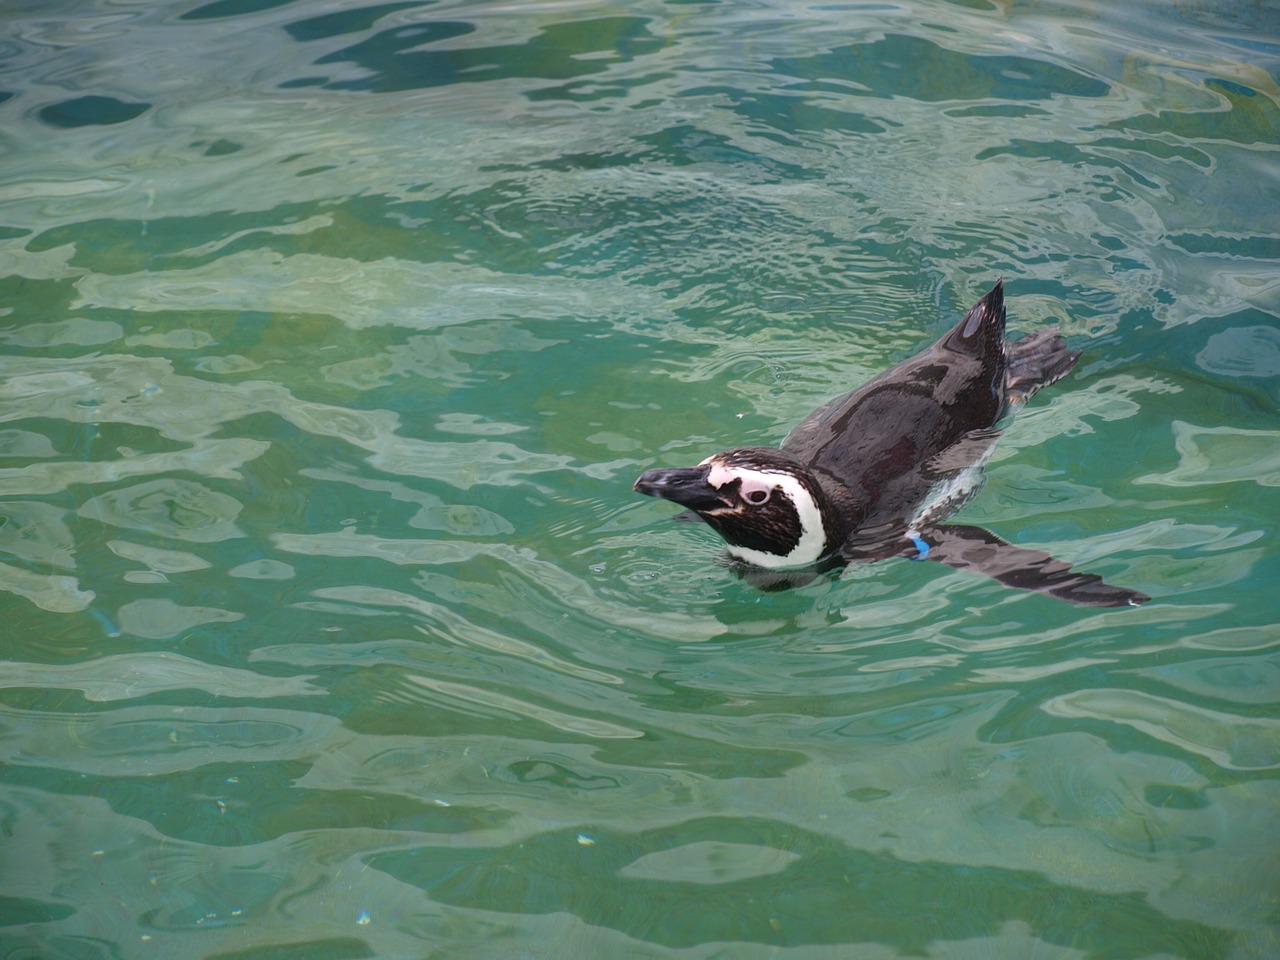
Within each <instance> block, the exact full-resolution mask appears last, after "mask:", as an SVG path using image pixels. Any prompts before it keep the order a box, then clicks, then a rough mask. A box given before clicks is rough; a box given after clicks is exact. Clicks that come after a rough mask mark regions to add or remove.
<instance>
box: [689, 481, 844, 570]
mask: <svg viewBox="0 0 1280 960" xmlns="http://www.w3.org/2000/svg"><path fill="white" fill-rule="evenodd" d="M706 464H711V470H710V472H709V473H708V474H707V483H709V484H711V486H713V487H715V488H716V489H717V490H719V489H721V488H722V487H724V486H726V485H727V484H730V483H733V482H734V481H735V480H738V481H741V486H740V487H739V488H738V492H739V494H740V496H741V497H742V501H743V502H741V503H739V504H738V505H737V506H734V507H725V508H724V509H721V510H707V511H705V512H706V513H708V514H710V515H712V516H715V515H727V514H735V513H736V514H743V513H746V512H748V511H749V510H751V509H752V507H753V506H764V504H766V503H767V502H769V500H771V499H772V498H773V497H778V496H785V497H787V498H788V499H789V500H790V501H791V503H792V505H793V506H794V507H795V510H796V516H797V517H799V519H800V540H799V542H798V543H797V544H796V545H795V547H794V548H792V550H791V552H790V553H787V554H785V555H780V554H776V553H767V552H765V551H763V550H752V549H751V548H750V547H739V546H736V545H734V544H732V543H730V544H727V548H728V551H729V554H730V555H731V556H733V557H736V558H738V559H739V560H744V561H746V562H747V563H750V564H754V565H755V566H757V567H765V568H766V569H777V568H779V567H803V566H807V565H808V564H811V563H816V562H817V561H818V560H820V559H822V555H823V552H824V550H825V549H826V545H827V533H826V530H825V529H824V527H823V525H822V511H821V510H820V509H818V504H817V503H816V502H815V501H814V499H813V495H812V494H811V493H809V491H808V490H807V489H805V486H804V484H802V483H801V482H800V481H799V480H797V479H796V478H795V477H794V476H792V475H791V474H789V473H783V472H775V471H770V470H750V469H748V468H746V467H731V466H725V465H724V464H721V463H718V462H716V459H715V457H708V458H707V459H706V460H703V461H702V463H701V464H699V466H704V465H706Z"/></svg>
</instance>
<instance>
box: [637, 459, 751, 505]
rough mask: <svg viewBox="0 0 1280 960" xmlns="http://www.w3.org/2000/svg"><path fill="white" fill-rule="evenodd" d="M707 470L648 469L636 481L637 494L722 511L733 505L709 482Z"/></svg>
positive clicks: (703, 468)
mask: <svg viewBox="0 0 1280 960" xmlns="http://www.w3.org/2000/svg"><path fill="white" fill-rule="evenodd" d="M709 472H710V468H708V467H705V466H703V467H676V468H673V469H662V470H646V471H645V472H644V473H642V474H641V475H640V479H639V480H637V481H636V482H635V488H634V489H635V491H636V493H643V494H644V495H645V496H646V497H662V498H663V499H664V500H670V501H671V502H672V503H678V504H680V505H681V506H682V507H688V508H689V509H690V510H697V511H704V510H722V509H724V508H725V507H732V506H733V503H732V501H730V500H727V499H726V498H725V497H724V496H722V495H721V493H720V491H719V490H717V489H716V488H715V487H713V486H711V484H709V483H707V474H708V473H709Z"/></svg>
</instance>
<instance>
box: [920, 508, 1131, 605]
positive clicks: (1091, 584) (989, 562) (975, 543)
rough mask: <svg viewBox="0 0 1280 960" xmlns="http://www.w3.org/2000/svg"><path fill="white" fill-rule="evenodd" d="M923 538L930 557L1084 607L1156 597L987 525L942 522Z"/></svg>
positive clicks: (924, 534)
mask: <svg viewBox="0 0 1280 960" xmlns="http://www.w3.org/2000/svg"><path fill="white" fill-rule="evenodd" d="M920 536H921V537H922V539H923V540H924V541H925V543H927V544H928V546H929V551H928V553H927V554H926V555H925V559H928V560H936V561H938V562H939V563H945V564H946V565H947V566H949V567H955V568H956V569H957V570H974V571H976V572H978V573H982V574H985V575H986V576H988V577H991V578H992V579H994V580H998V581H999V582H1000V583H1003V584H1004V585H1005V586H1007V587H1014V588H1015V589H1018V590H1035V591H1037V592H1038V593H1044V594H1048V595H1049V596H1051V597H1056V598H1058V599H1059V600H1065V601H1067V602H1068V603H1074V604H1077V605H1079V606H1082V607H1125V606H1137V605H1138V604H1140V603H1146V602H1147V601H1148V600H1150V599H1151V598H1150V597H1148V596H1147V595H1146V594H1144V593H1139V592H1138V591H1136V590H1129V589H1127V588H1126V587H1117V586H1113V585H1112V584H1109V583H1106V582H1104V581H1103V579H1102V578H1101V577H1099V576H1098V575H1097V574H1093V573H1077V572H1076V571H1074V570H1072V569H1071V566H1070V565H1069V564H1067V563H1064V562H1063V561H1061V560H1057V559H1055V558H1053V557H1051V556H1050V555H1049V554H1047V553H1043V552H1041V551H1039V550H1028V549H1026V548H1025V547H1015V546H1014V545H1013V544H1011V543H1007V542H1006V541H1004V540H1001V539H1000V538H999V537H997V536H996V535H995V534H994V533H992V532H991V531H990V530H984V529H982V527H973V526H968V525H965V524H952V523H947V524H938V525H936V526H932V527H927V528H926V529H924V530H922V531H921V532H920Z"/></svg>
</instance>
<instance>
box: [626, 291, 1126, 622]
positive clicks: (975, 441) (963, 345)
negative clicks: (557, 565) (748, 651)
mask: <svg viewBox="0 0 1280 960" xmlns="http://www.w3.org/2000/svg"><path fill="white" fill-rule="evenodd" d="M1004 332H1005V307H1004V282H1003V280H998V281H996V285H995V286H994V287H992V288H991V291H990V292H989V293H987V295H986V296H984V297H983V298H982V299H981V300H979V301H978V302H977V304H975V305H974V307H973V309H972V310H970V311H969V312H968V314H966V315H965V318H964V319H963V320H961V321H960V322H959V323H958V324H956V326H955V327H954V328H952V329H951V330H950V331H949V332H948V333H946V334H945V335H943V337H942V338H941V339H940V340H938V341H937V343H935V344H933V346H931V347H929V348H928V349H927V350H925V351H923V352H922V353H919V354H917V355H916V356H914V357H912V358H910V359H909V360H905V361H903V362H902V363H900V364H898V365H897V366H896V367H894V368H893V369H891V370H889V371H887V372H885V373H882V374H880V376H878V377H876V378H875V379H873V380H871V381H870V382H869V383H867V384H864V385H863V386H861V387H859V388H858V389H856V390H854V391H853V392H851V393H847V394H845V395H844V396H841V397H836V398H835V399H833V400H830V401H828V402H827V403H825V404H823V405H822V406H821V407H819V408H818V409H817V410H815V411H813V413H811V414H809V416H807V417H805V419H804V420H802V421H801V422H800V424H799V425H798V426H796V427H795V429H793V430H792V431H791V433H789V434H788V435H787V437H786V439H784V440H783V441H782V446H781V447H780V448H778V447H738V448H736V449H733V450H726V451H724V452H723V453H717V454H714V455H712V456H710V457H708V458H707V459H705V460H703V461H702V462H701V463H700V464H698V465H697V466H696V467H683V468H676V469H658V470H649V471H647V472H646V473H644V474H643V475H641V477H640V478H639V479H638V480H637V481H636V482H635V489H636V491H637V492H639V493H643V494H645V495H647V496H650V497H663V498H665V499H667V500H671V501H673V502H674V503H677V504H680V505H681V506H684V507H687V508H688V509H689V511H691V513H692V515H693V517H694V518H697V519H700V520H703V521H705V522H706V523H707V524H709V525H710V526H711V527H712V529H714V530H715V531H716V532H717V533H718V534H720V536H721V537H723V538H724V540H725V542H726V544H727V547H726V550H727V553H728V556H729V562H730V564H731V565H732V566H734V567H735V568H736V569H737V570H738V572H739V573H740V574H741V575H742V576H743V577H744V578H746V579H747V581H748V582H750V583H753V584H755V585H757V586H760V587H762V588H765V589H779V588H786V587H793V586H800V585H802V584H805V583H808V582H809V581H811V580H813V579H814V578H815V577H817V576H818V575H819V574H820V573H822V572H823V571H825V570H830V569H833V568H836V567H843V566H844V565H846V564H849V563H855V562H866V561H873V560H882V559H886V558H888V557H910V558H912V559H917V560H925V559H928V560H935V561H938V562H940V563H945V564H947V565H948V566H951V567H957V568H959V569H962V570H975V571H978V572H980V573H984V574H986V575H987V576H989V577H994V578H995V579H996V580H998V581H1000V582H1001V583H1003V584H1006V585H1008V586H1010V587H1016V588H1018V589H1022V590H1036V591H1039V592H1041V593H1046V594H1049V595H1050V596H1053V597H1057V598H1059V599H1062V600H1066V601H1068V602H1070V603H1076V604H1081V605H1085V606H1097V607H1118V606H1126V605H1137V604H1140V603H1145V602H1146V601H1147V600H1149V599H1150V598H1149V597H1147V596H1146V595H1144V594H1141V593H1138V592H1137V591H1136V590H1129V589H1126V588H1124V587H1117V586H1112V585H1111V584H1109V583H1104V582H1103V580H1102V578H1101V577H1098V576H1096V575H1094V574H1091V573H1077V572H1075V571H1073V570H1072V569H1071V568H1070V567H1069V566H1068V565H1067V564H1066V563H1063V562H1062V561H1060V560H1055V559H1054V558H1053V557H1051V556H1049V555H1048V554H1047V553H1041V552H1040V551H1037V550H1027V549H1024V548H1022V547H1015V546H1013V545H1012V544H1009V543H1006V542H1005V541H1004V540H1001V539H1000V538H999V537H997V536H996V535H995V534H994V533H991V532H989V531H987V530H984V529H982V528H981V527H974V526H968V525H962V524H944V523H940V522H939V521H941V520H943V519H944V518H945V517H947V516H948V515H950V514H952V513H954V512H955V511H956V510H958V509H959V508H960V507H961V506H963V505H964V504H965V503H966V502H968V500H969V499H970V498H972V496H973V495H974V494H975V493H977V490H978V488H979V487H980V486H981V482H982V476H981V471H982V467H983V465H984V464H985V463H986V460H987V458H988V457H989V456H990V455H991V451H992V448H993V447H994V445H995V443H996V441H997V440H998V439H999V437H1000V433H1001V431H1000V430H999V429H998V428H997V426H996V424H997V423H998V422H999V421H1000V419H1001V418H1002V417H1003V416H1004V415H1005V413H1006V412H1008V410H1009V408H1010V407H1011V406H1016V405H1018V404H1021V403H1024V402H1026V400H1027V399H1028V398H1030V397H1031V395H1032V394H1034V393H1035V392H1036V391H1037V390H1039V389H1040V388H1041V387H1044V386H1047V385H1049V384H1051V383H1053V382H1055V381H1057V380H1059V379H1061V378H1062V377H1063V376H1065V375H1066V374H1067V372H1068V371H1070V370H1071V368H1072V367H1073V366H1075V363H1076V361H1077V360H1078V359H1079V358H1080V354H1079V353H1078V352H1076V351H1072V350H1068V349H1067V345H1066V341H1065V340H1064V339H1063V338H1062V335H1061V334H1060V333H1058V331H1056V330H1045V331H1042V332H1040V333H1037V334H1034V335H1033V336H1029V337H1026V338H1024V339H1022V340H1017V341H1013V342H1010V341H1008V340H1006V339H1005V335H1004Z"/></svg>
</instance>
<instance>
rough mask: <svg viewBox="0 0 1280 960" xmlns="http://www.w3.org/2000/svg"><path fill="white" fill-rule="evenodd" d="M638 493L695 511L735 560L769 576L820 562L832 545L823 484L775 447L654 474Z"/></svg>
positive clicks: (645, 476) (737, 451) (729, 453)
mask: <svg viewBox="0 0 1280 960" xmlns="http://www.w3.org/2000/svg"><path fill="white" fill-rule="evenodd" d="M635 489H636V491H637V492H638V493H643V494H645V495H646V496H650V497H662V498H664V499H666V500H670V501H672V502H673V503H678V504H680V505H681V506H684V507H688V508H689V509H690V510H692V511H693V512H694V513H695V514H697V516H698V517H699V518H700V519H702V520H705V521H706V522H707V524H708V525H710V526H711V527H712V528H713V529H714V530H715V531H716V532H717V533H719V534H720V536H722V537H724V539H725V542H726V543H727V545H728V552H729V554H730V556H732V557H734V558H736V559H738V560H741V561H744V562H746V563H749V564H752V565H754V566H757V567H764V568H765V569H779V568H786V567H799V566H807V565H810V564H814V563H817V562H818V561H819V560H821V559H822V558H824V557H825V556H826V555H827V554H829V553H830V552H831V550H832V548H833V547H835V546H837V545H838V544H833V543H828V540H829V536H828V531H829V529H830V528H831V527H832V524H831V523H830V522H829V520H828V515H829V510H828V508H827V505H826V499H825V497H824V495H823V492H822V488H821V487H820V486H819V485H818V482H817V479H816V478H815V477H814V476H813V475H812V473H810V471H809V470H807V469H806V468H805V467H804V466H803V465H802V464H800V463H799V462H798V461H796V460H795V459H793V458H791V457H789V456H787V454H785V453H783V452H782V451H781V450H777V449H775V448H773V447H739V448H737V449H734V450H726V451H725V452H723V453H717V454H715V455H713V456H710V457H708V458H707V459H706V460H703V461H702V462H701V463H700V464H698V465H697V466H696V467H679V468H675V469H659V470H649V471H647V472H646V473H644V474H642V475H641V476H640V479H638V480H637V481H636V482H635Z"/></svg>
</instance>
